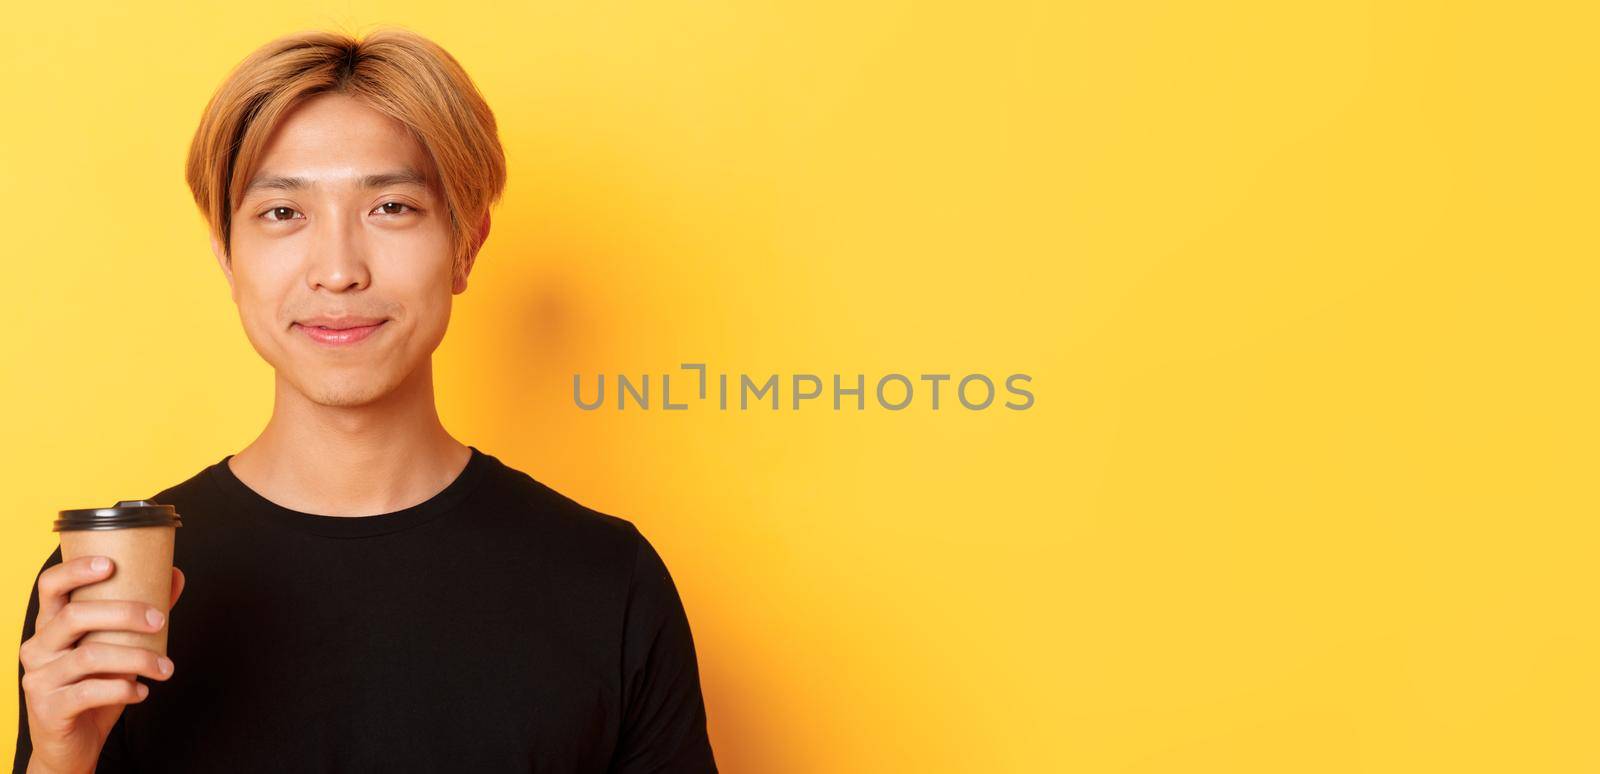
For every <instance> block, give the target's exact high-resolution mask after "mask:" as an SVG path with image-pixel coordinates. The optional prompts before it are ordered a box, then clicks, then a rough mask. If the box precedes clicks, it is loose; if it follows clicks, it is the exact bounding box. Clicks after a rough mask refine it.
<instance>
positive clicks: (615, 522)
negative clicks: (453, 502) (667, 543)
mask: <svg viewBox="0 0 1600 774" xmlns="http://www.w3.org/2000/svg"><path fill="white" fill-rule="evenodd" d="M485 456H487V457H488V462H489V463H490V466H489V471H488V475H487V476H486V479H487V480H486V481H484V482H483V485H482V486H481V487H480V488H479V490H478V492H477V494H478V495H479V497H478V498H477V499H479V501H480V502H483V503H487V504H489V505H491V506H492V507H495V508H496V509H502V510H504V511H506V512H508V514H509V515H510V516H511V517H512V518H516V519H521V520H525V521H527V522H529V523H532V524H536V525H538V526H543V527H548V528H551V529H556V530H561V531H566V532H571V533H573V534H574V535H584V536H589V537H592V538H598V539H611V540H616V541H621V542H626V543H629V544H630V545H631V544H632V542H633V541H634V540H635V539H637V537H638V536H639V531H638V529H637V527H635V525H634V523H633V522H632V521H630V520H628V519H625V518H623V517H621V516H617V515H614V514H611V513H607V512H605V511H600V510H597V509H595V508H592V507H590V506H588V505H585V504H583V503H581V502H579V501H578V500H577V499H575V498H573V497H571V496H569V495H567V494H565V493H563V492H560V491H558V490H556V489H555V488H554V487H551V486H550V485H548V484H546V483H544V482H543V481H540V480H539V479H537V478H534V477H533V476H531V475H529V474H528V473H526V472H524V471H522V470H519V469H517V468H514V467H511V466H510V465H507V464H506V463H504V462H502V461H500V460H499V459H498V458H496V457H494V456H493V455H485Z"/></svg>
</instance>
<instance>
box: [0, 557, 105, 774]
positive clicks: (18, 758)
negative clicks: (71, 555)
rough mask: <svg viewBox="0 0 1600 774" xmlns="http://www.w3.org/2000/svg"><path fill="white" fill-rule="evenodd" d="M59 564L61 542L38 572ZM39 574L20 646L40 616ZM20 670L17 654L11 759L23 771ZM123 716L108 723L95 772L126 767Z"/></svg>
mask: <svg viewBox="0 0 1600 774" xmlns="http://www.w3.org/2000/svg"><path fill="white" fill-rule="evenodd" d="M58 564H61V546H60V545H57V546H56V549H55V551H53V552H51V554H50V556H49V557H48V558H46V559H45V560H44V565H43V566H41V567H40V568H39V575H43V574H44V571H45V570H48V569H50V568H51V567H54V566H55V565H58ZM39 575H35V576H34V577H33V591H31V592H29V594H28V611H27V612H26V613H24V618H23V619H22V639H21V640H20V641H18V643H17V644H18V646H19V647H20V646H21V644H22V643H24V642H27V641H28V640H30V639H32V638H33V635H34V631H35V628H34V623H35V622H36V621H38V619H39ZM23 674H25V672H24V670H23V668H22V659H21V658H20V657H18V659H17V749H16V754H15V755H14V756H13V757H12V763H11V770H12V772H13V773H14V774H25V772H27V770H28V759H29V758H32V757H33V736H32V735H31V733H30V732H29V730H28V696H27V693H26V692H25V691H23V690H22V676H23ZM126 716H127V715H126V713H124V714H123V715H121V716H119V717H118V718H117V722H116V724H115V725H113V726H112V727H111V734H110V736H108V737H106V744H105V746H104V747H102V748H101V749H100V761H99V763H98V764H96V766H95V771H96V772H97V773H98V772H118V771H124V770H126V768H127V763H126V759H127V751H126V747H125V745H126V739H125V738H124V737H123V732H124V731H125V729H126V726H125V725H124V724H123V718H124V717H126Z"/></svg>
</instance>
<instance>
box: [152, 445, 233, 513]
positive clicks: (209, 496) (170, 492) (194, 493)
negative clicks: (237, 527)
mask: <svg viewBox="0 0 1600 774" xmlns="http://www.w3.org/2000/svg"><path fill="white" fill-rule="evenodd" d="M224 459H226V458H224ZM221 464H223V463H222V462H217V463H213V464H209V465H206V466H205V467H203V468H201V469H200V471H199V472H198V473H195V474H194V475H192V476H190V477H188V478H186V479H184V480H183V481H180V482H178V483H176V484H173V485H172V486H169V487H167V488H166V489H163V490H161V491H159V492H157V493H155V494H154V495H152V496H150V497H148V498H145V499H147V500H150V501H152V502H157V503H161V504H162V505H176V506H180V507H179V509H178V511H179V513H182V512H183V509H182V508H181V506H183V505H185V504H187V503H191V502H196V501H199V500H215V499H217V496H218V495H219V494H220V492H218V491H217V489H216V487H215V486H214V485H213V484H212V483H211V482H210V481H208V480H207V479H208V478H210V476H211V475H212V468H215V467H216V466H217V465H221Z"/></svg>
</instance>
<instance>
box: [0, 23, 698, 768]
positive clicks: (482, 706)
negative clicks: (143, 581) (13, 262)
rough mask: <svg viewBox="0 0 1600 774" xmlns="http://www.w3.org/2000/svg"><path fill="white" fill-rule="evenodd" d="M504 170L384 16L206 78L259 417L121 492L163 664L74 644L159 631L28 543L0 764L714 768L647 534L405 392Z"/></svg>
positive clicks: (418, 386) (483, 112) (219, 245)
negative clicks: (162, 537) (352, 33)
mask: <svg viewBox="0 0 1600 774" xmlns="http://www.w3.org/2000/svg"><path fill="white" fill-rule="evenodd" d="M504 181H505V161H504V156H503V154H502V151H501V148H500V144H499V141H498V139H497V135H496V128H495V122H494V117H493V115H492V114H491V113H490V111H489V109H488V107H487V105H485V104H484V102H483V99H482V97H481V96H480V95H479V93H478V92H477V90H476V89H475V87H474V86H473V85H472V83H471V81H470V80H469V79H468V77H467V75H466V73H465V72H464V71H462V69H461V68H460V66H459V65H458V64H457V63H456V61H455V60H454V59H453V58H451V57H450V55H449V54H447V53H445V52H444V51H443V49H440V48H439V47H438V46H436V45H435V44H433V43H431V42H429V41H428V40H426V39H424V38H421V37H419V36H416V35H414V34H412V33H409V32H406V31H403V30H385V31H379V32H377V33H374V34H371V35H369V36H367V37H366V38H365V39H364V40H355V39H350V38H347V37H344V36H339V35H334V34H329V33H308V34H301V35H295V36H291V37H288V38H284V39H280V40H277V41H274V42H272V43H270V44H268V45H267V46H265V47H263V48H262V49H260V50H258V51H257V52H255V53H254V54H252V55H251V56H250V57H248V58H246V59H245V60H244V61H243V62H242V63H241V64H240V65H239V66H238V68H236V69H235V71H234V72H233V73H232V74H231V75H230V76H229V78H228V79H227V80H226V82H225V83H224V84H223V85H222V87H221V88H220V89H219V90H218V92H217V94H216V95H215V96H214V97H213V99H212V101H211V103H210V104H209V105H208V107H207V109H206V111H205V113H204V116H203V118H202V120H201V123H200V127H199V129H198V131H197V132H196V135H195V138H194V141H193V144H192V146H191V148H190V158H189V165H188V182H189V185H190V187H191V189H192V190H193V192H194V195H195V200H196V202H197V203H198V204H199V205H200V208H201V210H202V212H203V213H204V214H205V216H206V218H207V220H208V222H209V224H210V227H211V231H212V250H213V252H214V253H215V254H216V256H217V260H218V263H219V265H220V266H221V268H222V271H223V273H224V275H226V277H227V280H228V284H229V286H230V288H231V289H232V296H233V299H234V301H235V303H236V304H237V306H238V308H239V317H240V320H241V321H242V323H243V325H244V329H245V333H246V335H247V337H248V338H249V340H250V343H251V345H252V346H253V347H254V348H255V349H256V351H257V352H258V353H260V355H261V356H262V357H263V358H265V359H266V360H267V361H268V362H269V363H271V364H272V366H273V368H274V370H275V372H276V377H275V386H276V388H275V393H274V404H273V412H272V417H271V420H270V421H269V422H268V423H267V426H266V428H265V429H264V430H263V431H262V432H261V434H260V436H259V437H257V438H256V439H255V440H254V441H253V442H251V443H250V444H249V445H248V446H246V447H245V448H243V449H242V450H240V451H239V452H238V453H236V454H230V455H228V456H226V457H224V458H223V459H222V460H221V461H219V462H217V463H216V464H214V465H211V466H209V467H207V468H205V469H204V470H202V471H201V472H200V473H199V474H197V475H195V476H194V477H192V478H190V479H189V480H187V481H184V482H183V483H180V484H178V485H176V486H174V487H171V488H169V489H166V490H164V491H162V492H160V493H159V494H157V495H155V496H154V497H152V498H150V499H153V500H155V501H157V502H160V503H168V504H172V505H175V506H176V508H177V511H178V512H179V514H181V516H182V518H183V528H182V529H181V530H180V531H179V534H178V540H177V548H176V554H175V559H174V564H175V565H176V566H177V567H176V568H175V569H174V570H173V601H174V604H176V603H177V601H178V599H179V598H180V597H181V598H182V603H183V604H182V606H181V607H177V608H176V609H174V610H173V611H172V615H171V624H170V627H169V629H168V636H169V645H168V656H169V657H170V658H160V657H158V656H157V655H156V654H155V653H153V652H151V651H148V650H144V649H141V648H133V647H123V646H117V645H111V644H105V643H80V642H79V638H80V637H81V636H82V635H83V634H84V633H85V632H87V631H93V630H127V631H159V630H160V629H161V627H162V626H166V625H167V623H166V621H165V619H163V618H162V617H161V616H159V612H160V611H159V610H153V609H150V608H148V606H146V605H143V604H140V603H135V602H117V601H100V602H92V601H79V602H70V603H69V601H68V598H69V594H70V593H71V591H72V589H74V588H77V587H80V586H83V585H85V584H89V583H94V582H96V581H98V580H102V579H104V578H107V577H110V576H111V575H112V574H114V573H115V572H116V567H115V566H107V567H100V566H97V565H96V564H95V563H94V561H93V557H83V558H80V559H75V560H73V561H72V562H66V563H63V562H62V561H61V552H60V550H59V548H58V549H57V550H56V551H55V553H54V554H52V555H51V556H50V558H49V559H48V560H47V561H46V562H45V564H44V567H43V568H42V569H41V572H40V574H39V576H38V580H37V585H36V587H35V589H34V592H33V595H32V598H31V599H30V600H29V603H28V613H27V619H26V620H25V622H24V627H23V643H22V648H21V652H20V665H19V677H20V690H19V693H20V695H21V698H22V702H23V704H22V708H21V709H22V712H21V719H22V722H21V724H20V725H21V727H20V729H19V740H18V744H17V753H16V764H15V765H16V770H17V771H19V772H20V771H29V772H87V771H93V770H96V766H97V765H98V767H99V768H98V770H99V771H102V772H107V771H132V770H135V769H137V770H145V771H171V772H180V771H205V772H222V771H227V772H254V771H274V772H278V771H297V772H318V771H386V772H393V771H450V772H457V771H459V772H494V771H508V772H509V771H523V772H526V771H548V772H580V771H581V772H588V771H595V772H599V771H612V772H644V771H651V772H660V771H672V772H678V771H682V772H714V771H716V764H715V763H714V761H713V757H712V751H711V746H710V743H709V741H708V738H707V734H706V718H705V706H704V701H703V699H702V696H701V691H700V684H699V672H698V669H697V664H696V658H695V651H694V644H693V640H692V638H691V635H690V629H689V624H688V620H687V617H686V614H685V612H684V609H683V606H682V603H681V601H680V599H679V597H678V594H677V591H676V589H675V587H674V585H673V582H672V579H671V576H670V575H669V574H668V572H667V568H666V566H665V565H664V564H663V562H662V559H661V557H660V556H659V555H658V554H657V553H656V551H655V550H654V549H653V548H652V546H651V544H650V543H649V542H648V541H647V540H646V539H645V538H644V537H643V535H641V534H640V532H639V531H638V530H637V529H636V528H635V527H634V525H633V524H632V523H630V522H628V521H625V520H623V519H620V518H617V517H613V516H609V515H606V514H602V513H598V512H596V511H593V510H590V509H588V508H585V507H584V506H582V505H579V504H578V503H576V502H574V501H573V500H571V499H568V498H567V497H565V496H563V495H561V494H558V493H557V492H555V491H553V490H551V489H550V488H548V487H546V486H544V485H543V484H541V483H539V482H537V481H535V480H534V479H532V478H531V477H529V476H528V475H526V474H524V473H522V472H519V471H517V470H515V469H513V468H510V467H508V466H506V465H505V464H503V463H502V462H500V461H499V460H498V459H496V458H495V457H493V456H491V455H489V454H486V453H484V452H482V451H480V450H478V449H477V448H476V447H473V446H468V445H464V444H463V443H461V442H460V441H458V440H456V439H455V438H454V437H452V436H451V435H450V434H449V433H448V432H447V431H446V430H445V428H444V427H443V425H442V424H441V423H440V420H439V416H438V413H437V412H436V410H435V406H434V398H433V383H432V370H431V363H430V359H431V356H432V353H433V351H434V349H435V348H436V347H437V346H438V345H439V342H440V340H441V339H442V338H443V336H444V333H445V328H446V325H447V323H448V321H449V315H450V304H451V298H452V296H453V295H455V294H459V293H462V292H464V291H465V290H466V288H467V277H468V274H469V272H470V271H471V268H472V265H473V261H474V259H475V257H476V256H477V254H478V249H479V248H480V247H481V246H482V245H483V242H484V240H485V239H486V238H487V236H488V233H489V208H490V206H491V205H492V204H493V203H494V202H496V201H498V199H499V195H500V192H501V189H502V188H503V185H504ZM177 568H181V569H177ZM152 612H153V613H157V614H158V615H156V616H154V617H153V618H150V619H147V614H148V613H152ZM130 676H135V677H134V679H129V677H130Z"/></svg>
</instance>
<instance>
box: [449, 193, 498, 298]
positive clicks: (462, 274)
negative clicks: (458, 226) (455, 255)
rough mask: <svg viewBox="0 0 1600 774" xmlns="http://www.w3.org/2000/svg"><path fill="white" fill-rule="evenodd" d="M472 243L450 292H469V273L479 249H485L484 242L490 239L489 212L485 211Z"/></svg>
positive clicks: (476, 259) (476, 258) (451, 284)
mask: <svg viewBox="0 0 1600 774" xmlns="http://www.w3.org/2000/svg"><path fill="white" fill-rule="evenodd" d="M475 236H476V238H475V239H474V240H473V243H472V252H470V253H468V254H467V260H466V262H465V263H464V264H463V265H462V267H461V270H460V271H458V272H456V276H455V278H454V280H453V281H452V282H451V283H450V292H451V293H453V294H458V295H459V294H461V293H465V292H467V275H469V274H471V273H472V266H473V264H475V263H477V261H478V251H479V250H481V249H483V243H484V242H485V241H487V240H488V239H489V212H488V211H487V210H485V211H484V213H483V222H482V223H479V224H478V233H477V234H476V235H475Z"/></svg>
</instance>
